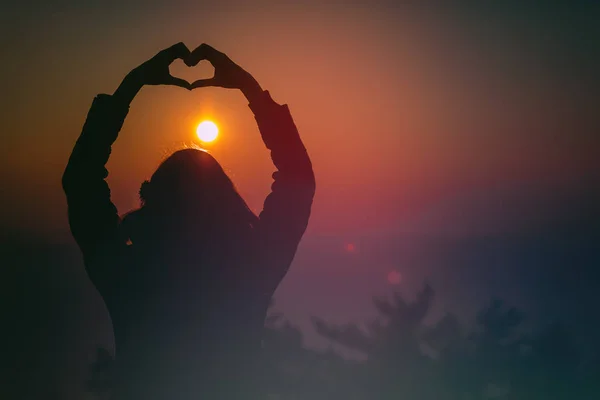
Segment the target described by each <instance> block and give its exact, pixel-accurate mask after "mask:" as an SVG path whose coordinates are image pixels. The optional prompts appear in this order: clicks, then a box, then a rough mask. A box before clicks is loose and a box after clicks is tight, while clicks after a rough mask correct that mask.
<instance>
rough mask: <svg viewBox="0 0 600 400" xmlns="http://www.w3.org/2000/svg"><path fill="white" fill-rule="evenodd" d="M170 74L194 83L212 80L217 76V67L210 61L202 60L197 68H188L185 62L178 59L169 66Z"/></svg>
mask: <svg viewBox="0 0 600 400" xmlns="http://www.w3.org/2000/svg"><path fill="white" fill-rule="evenodd" d="M169 73H170V74H171V75H172V76H174V77H176V78H181V79H184V80H186V81H187V82H188V83H193V82H195V81H197V80H199V79H210V78H212V77H213V76H214V75H215V67H213V65H212V64H211V63H210V62H209V61H208V60H201V61H200V62H199V63H198V64H197V65H196V66H192V67H188V66H187V65H186V64H185V63H184V62H183V60H181V59H177V60H175V61H173V63H172V64H171V65H170V66H169Z"/></svg>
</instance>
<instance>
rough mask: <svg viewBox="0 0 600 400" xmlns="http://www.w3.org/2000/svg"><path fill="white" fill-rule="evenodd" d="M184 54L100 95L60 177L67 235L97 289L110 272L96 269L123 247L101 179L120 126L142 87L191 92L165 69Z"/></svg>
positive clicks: (171, 54)
mask: <svg viewBox="0 0 600 400" xmlns="http://www.w3.org/2000/svg"><path fill="white" fill-rule="evenodd" d="M188 55H189V50H188V49H187V48H186V47H185V45H183V44H178V45H175V46H173V47H171V48H169V49H167V50H163V51H161V52H160V53H159V54H157V55H156V56H155V57H153V58H152V59H150V60H149V61H147V62H145V63H144V64H142V65H140V66H139V67H137V68H136V69H134V70H133V71H131V72H130V73H129V74H128V75H127V77H125V79H124V80H123V82H122V83H121V85H120V86H119V88H118V89H117V90H116V91H115V93H114V94H113V95H112V96H110V95H106V94H101V95H98V96H97V97H96V98H95V99H94V101H93V103H92V107H91V109H90V110H89V112H88V116H87V119H86V122H85V124H84V126H83V130H82V133H81V135H80V136H79V139H78V140H77V142H76V144H75V147H74V149H73V152H72V154H71V157H70V159H69V162H68V164H67V167H66V169H65V172H64V174H63V178H62V185H63V189H64V191H65V194H66V197H67V205H68V214H69V225H70V227H71V233H72V234H73V236H74V238H75V240H76V242H77V244H78V245H79V247H80V249H81V251H82V253H83V256H84V261H85V265H86V268H87V270H88V274H89V275H90V278H91V279H92V281H93V282H94V284H96V285H97V286H98V285H103V284H104V283H105V282H106V280H107V279H109V277H110V275H111V271H107V270H104V269H102V268H100V266H102V267H104V266H105V264H106V263H103V262H102V260H101V258H103V257H110V255H111V254H114V251H117V250H118V249H119V247H121V246H124V245H125V243H124V240H123V239H122V238H120V237H119V234H118V227H119V222H120V219H119V215H118V213H117V209H116V207H115V206H114V204H113V203H112V202H111V200H110V189H109V187H108V184H107V183H106V180H105V179H106V177H107V176H108V171H107V170H106V168H105V165H106V163H107V162H108V158H109V156H110V153H111V146H112V144H113V143H114V141H115V140H116V139H117V135H118V133H119V131H120V130H121V127H122V126H123V122H124V120H125V117H126V116H127V113H128V111H129V104H130V103H131V101H132V100H133V98H134V97H135V95H136V94H137V93H138V91H139V90H140V89H141V88H142V86H143V85H145V84H149V85H159V84H171V85H177V86H182V87H185V88H187V89H189V83H187V82H185V81H183V80H180V79H177V78H174V77H171V76H170V75H169V64H171V62H172V61H173V60H175V59H176V58H183V57H186V56H188ZM97 267H98V268H97Z"/></svg>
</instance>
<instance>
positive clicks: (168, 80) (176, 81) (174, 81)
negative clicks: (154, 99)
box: [163, 75, 191, 89]
mask: <svg viewBox="0 0 600 400" xmlns="http://www.w3.org/2000/svg"><path fill="white" fill-rule="evenodd" d="M163 85H172V86H179V87H182V88H184V89H191V87H190V86H191V85H190V83H189V82H188V81H186V80H185V79H181V78H176V77H174V76H172V75H168V76H166V77H165V79H164V83H163Z"/></svg>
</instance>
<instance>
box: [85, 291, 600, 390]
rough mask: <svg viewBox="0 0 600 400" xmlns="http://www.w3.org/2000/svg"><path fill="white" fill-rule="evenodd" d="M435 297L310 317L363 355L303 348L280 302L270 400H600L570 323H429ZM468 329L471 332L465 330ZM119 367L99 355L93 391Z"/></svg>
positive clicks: (500, 307)
mask: <svg viewBox="0 0 600 400" xmlns="http://www.w3.org/2000/svg"><path fill="white" fill-rule="evenodd" d="M434 298H435V293H434V291H433V289H432V288H431V287H430V286H429V285H424V286H423V288H422V290H421V291H420V292H419V293H418V294H417V296H416V298H415V299H414V300H413V301H407V300H406V299H405V298H404V297H403V296H402V295H401V294H399V293H394V294H393V295H392V296H391V299H390V298H384V297H377V298H374V299H373V303H374V305H375V308H376V309H377V311H378V314H379V316H378V317H377V318H375V319H373V320H372V321H369V322H368V323H367V324H365V328H361V327H360V326H359V325H357V324H342V325H335V324H330V323H327V322H326V321H324V320H322V319H320V318H313V323H314V327H315V329H316V331H317V332H318V333H319V334H320V335H322V336H323V337H324V338H327V339H329V340H330V341H331V343H332V344H336V345H339V346H341V348H348V349H351V350H355V351H357V352H359V353H361V354H362V355H363V356H364V359H361V360H352V359H349V358H348V357H344V356H343V354H342V353H341V352H340V351H339V350H337V351H334V350H333V349H332V348H330V349H327V350H325V351H317V350H313V349H308V348H306V347H304V344H303V336H302V333H301V331H300V329H298V327H296V326H294V325H293V324H291V323H290V322H289V321H288V320H287V319H286V318H285V317H284V316H283V315H282V314H281V313H278V312H276V311H275V310H274V308H273V304H272V305H271V308H270V310H269V316H268V317H267V319H266V321H265V335H264V341H263V360H262V361H263V363H262V364H263V371H262V372H263V373H262V375H261V376H262V379H263V380H264V381H263V383H264V385H265V387H266V388H267V392H268V395H269V397H268V398H269V399H270V400H308V399H312V400H325V399H344V400H388V399H389V400H391V399H394V400H396V399H410V400H430V399H431V400H434V399H435V400H446V399H447V400H465V399H473V400H475V399H492V398H493V399H511V400H513V399H514V400H524V399H534V400H537V399H540V400H541V399H544V400H547V399H553V400H554V399H555V400H561V399H593V398H597V396H595V395H597V394H598V393H599V387H598V380H597V378H596V373H597V372H598V371H599V368H598V358H597V357H596V358H593V357H592V358H591V359H589V360H588V362H587V364H583V363H582V358H581V353H580V352H579V351H578V347H577V345H576V342H575V340H574V337H573V336H572V335H571V334H570V332H569V330H568V328H567V327H566V326H565V325H561V324H558V323H555V324H552V325H550V326H548V327H546V328H545V329H543V330H541V331H539V332H530V331H527V330H525V328H524V324H523V322H524V321H525V315H524V314H523V313H522V312H521V311H519V310H518V309H516V308H514V307H509V306H507V305H506V304H505V303H504V302H502V301H501V300H499V299H492V300H491V301H490V302H489V303H488V304H487V305H486V306H485V307H483V308H482V309H481V310H480V311H479V312H478V313H477V315H476V318H475V321H474V322H473V324H472V325H465V324H462V323H461V322H460V321H459V320H458V318H457V317H456V316H455V315H453V314H446V315H444V316H443V317H441V318H440V319H439V320H438V321H436V322H435V323H433V324H427V323H425V320H426V318H427V316H428V313H429V312H430V310H431V306H432V305H433V301H434ZM467 326H469V328H467ZM112 362H113V359H112V357H111V355H110V353H109V352H108V351H107V350H105V349H99V350H98V353H97V360H96V362H95V363H94V365H93V366H92V379H90V382H89V385H88V386H89V387H90V389H91V390H92V391H94V392H95V393H97V394H100V395H106V394H107V393H110V382H111V380H110V372H111V367H112Z"/></svg>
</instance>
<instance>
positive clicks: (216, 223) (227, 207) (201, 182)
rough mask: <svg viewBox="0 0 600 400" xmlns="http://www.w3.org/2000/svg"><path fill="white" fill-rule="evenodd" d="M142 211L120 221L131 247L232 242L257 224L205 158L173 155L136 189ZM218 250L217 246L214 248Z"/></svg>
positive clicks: (198, 153) (186, 152)
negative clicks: (172, 242)
mask: <svg viewBox="0 0 600 400" xmlns="http://www.w3.org/2000/svg"><path fill="white" fill-rule="evenodd" d="M140 200H141V204H142V206H141V208H140V209H139V210H136V211H134V212H132V213H129V214H127V215H126V216H125V217H124V218H123V220H122V224H121V226H122V232H123V234H124V235H125V236H126V239H129V240H131V242H132V243H133V244H134V245H135V244H136V240H137V241H139V242H140V243H143V242H144V241H146V242H147V241H148V240H151V241H152V242H157V241H159V242H160V241H163V242H164V241H166V240H167V238H173V239H175V240H177V241H181V239H189V240H196V241H197V242H198V243H199V242H200V241H201V240H206V239H210V240H211V243H212V244H213V245H214V244H215V241H217V242H218V241H219V240H221V241H222V240H235V239H237V238H239V237H240V235H241V236H245V234H246V233H247V232H249V231H250V230H251V229H252V227H253V226H255V224H256V222H257V217H256V216H255V215H254V213H253V212H252V211H251V210H250V209H249V208H248V206H247V204H246V202H245V201H244V199H243V198H242V197H241V196H240V194H239V193H238V192H237V190H236V188H235V186H234V185H233V182H232V181H231V179H229V177H228V176H227V174H226V173H225V171H224V170H223V168H222V167H221V165H220V164H219V163H218V162H217V160H215V158H214V157H213V156H212V155H210V154H209V153H208V152H206V151H203V150H197V149H183V150H179V151H176V152H175V153H173V154H172V155H171V156H170V157H168V158H167V159H166V160H165V161H163V163H162V164H161V165H160V166H159V167H158V168H157V169H156V171H155V172H154V174H153V175H152V177H151V178H150V180H149V181H145V182H144V183H143V184H142V187H141V188H140ZM217 244H218V243H217Z"/></svg>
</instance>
